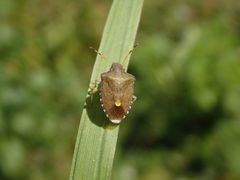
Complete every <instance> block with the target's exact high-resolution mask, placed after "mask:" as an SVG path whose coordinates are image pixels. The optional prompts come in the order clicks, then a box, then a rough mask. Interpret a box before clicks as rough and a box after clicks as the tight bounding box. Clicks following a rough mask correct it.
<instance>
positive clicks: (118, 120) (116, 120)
mask: <svg viewBox="0 0 240 180" xmlns="http://www.w3.org/2000/svg"><path fill="white" fill-rule="evenodd" d="M110 121H111V122H112V123H113V124H119V123H120V122H121V119H110Z"/></svg>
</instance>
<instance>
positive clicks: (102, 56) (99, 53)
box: [89, 46, 108, 61]
mask: <svg viewBox="0 0 240 180" xmlns="http://www.w3.org/2000/svg"><path fill="white" fill-rule="evenodd" d="M89 49H92V50H93V51H94V52H95V53H97V54H98V55H99V56H100V57H101V58H102V59H103V60H106V61H108V59H107V58H106V56H105V55H104V54H103V53H101V52H99V51H98V50H96V49H94V48H93V47H91V46H90V47H89Z"/></svg>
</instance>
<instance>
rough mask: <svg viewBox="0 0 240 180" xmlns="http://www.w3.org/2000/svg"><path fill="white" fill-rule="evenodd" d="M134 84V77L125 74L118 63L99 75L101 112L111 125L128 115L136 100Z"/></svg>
mask: <svg viewBox="0 0 240 180" xmlns="http://www.w3.org/2000/svg"><path fill="white" fill-rule="evenodd" d="M136 46H137V45H135V46H134V47H133V49H134V48H135V47H136ZM91 49H93V48H91ZM133 49H131V50H130V51H129V52H128V54H127V56H126V57H125V58H124V60H123V62H124V61H125V60H126V59H127V57H128V56H129V55H130V54H131V53H132V51H133ZM93 50H94V51H95V52H96V53H97V54H98V55H100V56H101V58H102V59H106V58H105V57H104V56H103V54H102V53H100V52H98V51H97V50H95V49H93ZM134 82H135V77H134V76H133V75H132V74H129V73H127V72H126V70H125V69H124V68H123V66H122V65H121V64H120V63H113V64H112V65H111V67H110V70H109V71H107V72H104V73H102V74H101V81H100V101H101V105H102V107H103V111H104V112H105V114H106V116H107V117H108V119H109V120H110V121H111V122H112V123H114V124H119V123H120V122H121V121H122V120H123V119H124V118H125V117H126V115H127V114H128V113H129V110H130V109H131V106H132V103H133V102H134V101H135V100H136V96H134Z"/></svg>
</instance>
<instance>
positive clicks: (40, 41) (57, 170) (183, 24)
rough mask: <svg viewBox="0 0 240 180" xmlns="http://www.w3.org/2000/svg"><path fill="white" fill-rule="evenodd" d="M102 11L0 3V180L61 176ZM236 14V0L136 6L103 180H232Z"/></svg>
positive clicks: (93, 4) (83, 4)
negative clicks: (130, 80) (121, 102)
mask: <svg viewBox="0 0 240 180" xmlns="http://www.w3.org/2000/svg"><path fill="white" fill-rule="evenodd" d="M110 5H111V1H110V0H88V1H87V0H82V1H80V0H79V1H76V0H75V1H74V0H52V1H47V0H18V1H14V0H1V1H0V179H1V180H22V179H24V180H25V179H26V180H52V179H57V180H64V179H68V176H69V172H70V166H71V160H72V154H73V149H74V143H75V138H76V135H77V129H78V125H79V119H80V116H81V111H82V107H83V104H84V99H85V96H86V92H87V87H88V84H89V80H90V75H91V70H92V67H93V64H94V59H95V56H96V54H95V53H93V52H92V51H91V50H89V49H88V47H89V46H93V47H96V48H97V47H98V45H99V43H100V39H101V34H102V31H103V27H104V24H105V21H106V18H107V14H108V11H109V8H110ZM239 17H240V2H239V1H236V0H202V1H195V0H186V1H178V0H172V1H169V0H146V1H145V4H144V9H143V14H142V19H141V23H140V27H139V32H138V36H137V40H136V41H137V42H139V43H140V46H139V47H138V48H137V49H136V50H135V51H134V53H133V55H132V59H131V62H130V66H129V72H130V73H132V74H134V75H135V76H136V78H137V82H136V90H135V91H136V93H135V94H136V95H137V97H138V100H137V101H136V102H135V104H134V107H133V108H132V110H131V113H130V115H129V117H128V118H127V119H126V121H124V122H122V124H121V127H120V134H119V136H120V137H119V141H118V146H117V152H116V157H115V162H114V169H113V179H114V180H123V179H124V180H160V179H161V180H168V179H179V180H180V179H181V180H184V179H196V180H215V179H216V180H218V179H220V180H235V179H240V110H239V108H240V58H239V57H240V19H239ZM104 53H105V54H106V55H107V52H104Z"/></svg>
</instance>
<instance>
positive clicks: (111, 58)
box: [70, 0, 143, 180]
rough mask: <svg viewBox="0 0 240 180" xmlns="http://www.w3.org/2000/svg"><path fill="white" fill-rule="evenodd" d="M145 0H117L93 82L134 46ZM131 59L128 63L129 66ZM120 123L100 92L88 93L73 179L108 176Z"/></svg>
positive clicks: (96, 63) (78, 140) (76, 146)
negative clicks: (107, 110) (102, 102)
mask: <svg viewBox="0 0 240 180" xmlns="http://www.w3.org/2000/svg"><path fill="white" fill-rule="evenodd" d="M142 5H143V0H114V1H113V4H112V7H111V10H110V13H109V15H108V19H107V23H106V25H105V28H104V33H103V37H102V40H101V44H100V48H99V51H100V52H102V53H104V55H105V56H106V57H107V59H108V60H103V59H101V58H100V57H99V56H97V59H96V62H95V65H94V69H93V73H92V77H91V82H95V81H96V80H98V81H99V80H100V74H101V73H102V72H105V71H107V70H108V69H109V68H110V66H111V64H112V63H113V62H120V63H122V61H123V59H124V57H125V56H126V54H127V53H128V51H129V50H130V49H131V48H132V47H133V45H134V40H135V37H136V32H137V27H138V23H139V20H140V14H141V9H142ZM128 62H129V58H128V60H127V61H126V62H125V64H124V66H125V68H126V67H127V64H128ZM118 129H119V126H118V125H113V124H110V123H109V121H108V120H107V119H106V117H105V115H104V114H103V112H102V108H101V106H100V103H99V97H98V95H96V94H95V95H94V96H93V97H88V98H87V100H86V106H85V108H84V109H83V112H82V117H81V121H80V126H79V130H78V135H77V140H76V145H75V151H74V156H73V162H72V169H71V174H70V180H88V179H90V180H95V179H100V180H107V179H110V178H111V171H112V165H113V159H114V154H115V148H116V143H117V138H118Z"/></svg>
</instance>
